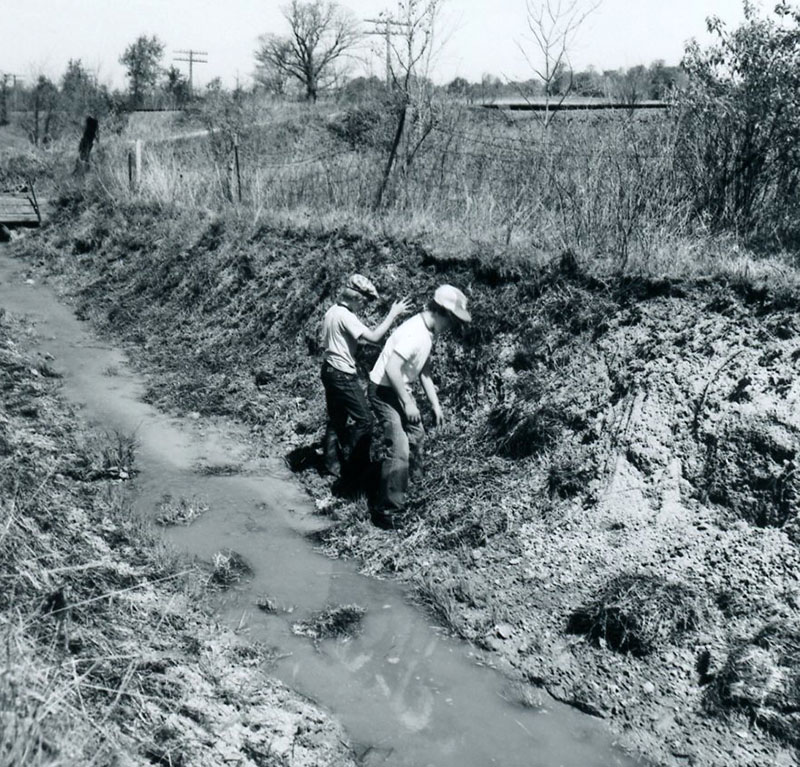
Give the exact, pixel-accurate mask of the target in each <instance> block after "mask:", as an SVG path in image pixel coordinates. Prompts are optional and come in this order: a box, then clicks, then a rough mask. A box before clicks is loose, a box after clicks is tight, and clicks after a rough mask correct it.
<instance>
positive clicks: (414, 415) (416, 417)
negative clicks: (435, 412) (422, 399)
mask: <svg viewBox="0 0 800 767" xmlns="http://www.w3.org/2000/svg"><path fill="white" fill-rule="evenodd" d="M403 409H404V410H405V411H406V418H407V419H408V422H409V423H412V424H415V425H416V424H418V423H419V422H420V421H421V420H422V416H421V415H420V414H419V408H418V407H417V403H416V402H414V400H413V399H412V400H410V401H409V402H406V404H405V405H403Z"/></svg>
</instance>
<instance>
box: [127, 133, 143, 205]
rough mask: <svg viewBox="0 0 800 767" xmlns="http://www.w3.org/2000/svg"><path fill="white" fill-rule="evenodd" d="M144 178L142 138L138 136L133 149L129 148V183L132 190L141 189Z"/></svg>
mask: <svg viewBox="0 0 800 767" xmlns="http://www.w3.org/2000/svg"><path fill="white" fill-rule="evenodd" d="M141 180H142V140H141V139H140V138H137V139H136V141H135V142H134V145H133V149H129V150H128V183H129V184H130V188H131V191H132V192H135V191H136V190H137V189H139V184H140V182H141Z"/></svg>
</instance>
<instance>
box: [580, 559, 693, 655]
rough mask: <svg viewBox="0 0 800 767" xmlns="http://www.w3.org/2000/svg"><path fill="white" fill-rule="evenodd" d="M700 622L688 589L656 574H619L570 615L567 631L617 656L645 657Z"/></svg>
mask: <svg viewBox="0 0 800 767" xmlns="http://www.w3.org/2000/svg"><path fill="white" fill-rule="evenodd" d="M704 620H705V611H704V609H703V605H702V602H701V599H700V597H699V595H698V594H697V593H696V592H695V591H694V590H693V589H691V588H690V587H689V586H687V585H685V584H683V583H676V582H669V581H667V580H665V579H664V578H662V577H660V576H655V575H634V574H623V575H619V576H617V577H615V578H613V579H612V580H611V581H609V582H608V583H607V584H606V585H605V586H604V587H603V588H602V589H601V591H600V593H599V594H598V595H597V597H596V598H595V599H594V600H593V601H592V602H591V603H590V604H589V605H587V606H586V607H583V608H581V609H580V610H578V611H576V612H575V613H573V615H572V616H571V617H570V621H569V626H568V630H569V631H572V632H574V633H581V634H586V635H587V636H588V637H590V638H591V639H592V640H594V641H597V642H601V643H603V644H606V645H608V647H610V648H611V649H612V650H615V651H617V652H622V653H630V654H632V655H638V656H644V655H649V654H650V653H652V652H653V651H655V650H656V649H658V648H659V647H662V646H663V645H665V644H675V643H678V642H680V640H681V638H682V637H683V635H684V634H685V633H686V632H688V631H692V630H695V629H697V628H699V627H700V626H701V625H702V624H703V622H704Z"/></svg>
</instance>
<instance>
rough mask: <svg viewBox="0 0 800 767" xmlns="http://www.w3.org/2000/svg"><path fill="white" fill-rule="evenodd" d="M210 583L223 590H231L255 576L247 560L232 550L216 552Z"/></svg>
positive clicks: (212, 563)
mask: <svg viewBox="0 0 800 767" xmlns="http://www.w3.org/2000/svg"><path fill="white" fill-rule="evenodd" d="M211 565H212V568H211V577H210V579H209V580H210V582H211V583H212V584H214V585H217V586H220V587H222V588H229V587H231V586H233V585H234V584H236V583H238V582H239V581H241V580H242V579H243V578H246V577H248V576H250V575H252V574H253V568H252V567H251V566H250V564H249V563H248V562H247V560H246V559H245V558H244V557H243V556H242V555H241V554H239V553H238V552H236V551H233V550H232V549H223V550H221V551H218V552H216V554H214V557H213V558H212V562H211Z"/></svg>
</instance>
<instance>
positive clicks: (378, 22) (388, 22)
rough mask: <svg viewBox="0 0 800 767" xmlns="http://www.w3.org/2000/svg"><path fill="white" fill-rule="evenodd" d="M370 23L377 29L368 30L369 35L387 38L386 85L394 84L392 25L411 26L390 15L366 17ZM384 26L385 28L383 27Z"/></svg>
mask: <svg viewBox="0 0 800 767" xmlns="http://www.w3.org/2000/svg"><path fill="white" fill-rule="evenodd" d="M364 21H366V22H367V23H368V24H374V25H375V29H374V30H372V32H367V34H368V35H382V36H383V37H384V38H385V40H386V87H387V88H389V87H390V86H391V84H392V27H409V26H411V25H410V24H409V22H407V21H395V20H394V19H390V18H389V17H388V16H386V17H383V18H377V19H364ZM381 27H383V29H381Z"/></svg>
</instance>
